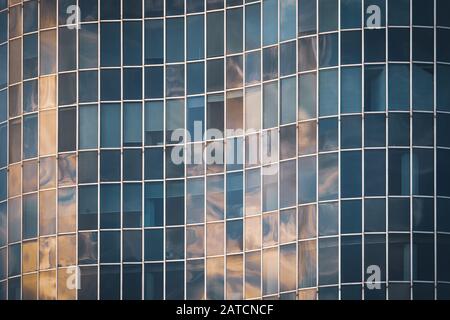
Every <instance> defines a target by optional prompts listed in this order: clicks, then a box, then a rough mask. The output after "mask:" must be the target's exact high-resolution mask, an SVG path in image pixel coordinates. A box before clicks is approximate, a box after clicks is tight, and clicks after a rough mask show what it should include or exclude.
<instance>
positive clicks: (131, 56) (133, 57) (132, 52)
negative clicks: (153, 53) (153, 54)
mask: <svg viewBox="0 0 450 320" xmlns="http://www.w3.org/2000/svg"><path fill="white" fill-rule="evenodd" d="M127 3H129V1H127ZM109 54H111V53H109ZM123 64H124V65H128V66H135V65H140V64H142V23H141V22H137V21H127V22H124V23H123Z"/></svg>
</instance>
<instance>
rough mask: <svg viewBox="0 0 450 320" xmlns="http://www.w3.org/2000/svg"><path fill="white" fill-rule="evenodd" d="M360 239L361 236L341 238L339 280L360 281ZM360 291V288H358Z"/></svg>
mask: <svg viewBox="0 0 450 320" xmlns="http://www.w3.org/2000/svg"><path fill="white" fill-rule="evenodd" d="M361 264H362V239H361V236H346V237H342V239H341V281H342V282H343V283H356V282H361V272H355V270H359V269H360V268H361ZM359 291H361V288H359Z"/></svg>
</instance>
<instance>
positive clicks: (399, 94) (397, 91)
mask: <svg viewBox="0 0 450 320" xmlns="http://www.w3.org/2000/svg"><path fill="white" fill-rule="evenodd" d="M409 74H410V71H409V64H393V63H392V64H389V110H402V111H407V110H409V109H410V81H409V79H410V77H409Z"/></svg>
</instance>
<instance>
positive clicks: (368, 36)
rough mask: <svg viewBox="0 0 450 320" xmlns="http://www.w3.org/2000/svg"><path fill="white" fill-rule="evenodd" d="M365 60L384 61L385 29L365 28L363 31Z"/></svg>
mask: <svg viewBox="0 0 450 320" xmlns="http://www.w3.org/2000/svg"><path fill="white" fill-rule="evenodd" d="M364 44H365V46H364V60H365V62H383V61H386V30H385V29H379V30H365V32H364Z"/></svg>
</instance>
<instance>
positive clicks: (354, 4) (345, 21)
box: [341, 0, 362, 29]
mask: <svg viewBox="0 0 450 320" xmlns="http://www.w3.org/2000/svg"><path fill="white" fill-rule="evenodd" d="M361 5H362V4H361V1H360V0H341V28H342V29H353V28H361V12H362V11H361Z"/></svg>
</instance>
